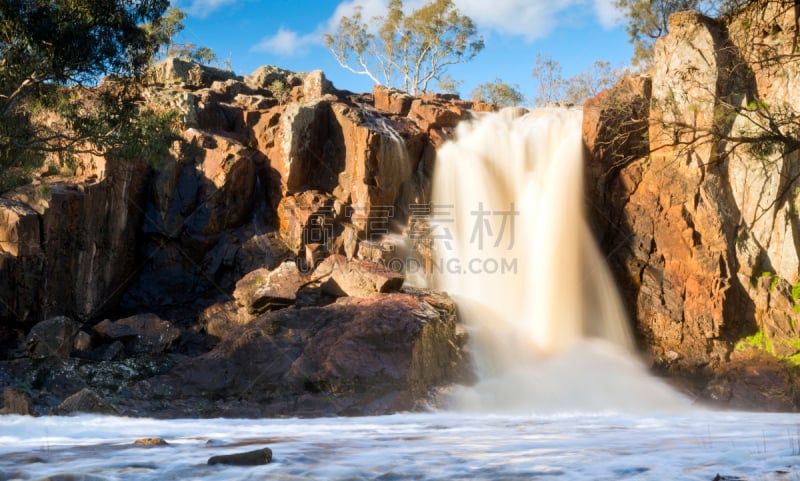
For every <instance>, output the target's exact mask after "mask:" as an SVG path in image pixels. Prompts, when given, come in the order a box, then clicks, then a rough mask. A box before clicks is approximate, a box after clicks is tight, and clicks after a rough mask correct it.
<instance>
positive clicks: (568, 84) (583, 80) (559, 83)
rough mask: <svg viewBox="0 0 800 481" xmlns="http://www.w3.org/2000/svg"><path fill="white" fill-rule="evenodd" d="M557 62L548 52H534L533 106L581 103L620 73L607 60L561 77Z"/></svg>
mask: <svg viewBox="0 0 800 481" xmlns="http://www.w3.org/2000/svg"><path fill="white" fill-rule="evenodd" d="M561 72H562V68H561V64H560V63H559V62H558V60H555V59H554V58H553V57H551V56H549V55H541V54H539V55H537V56H536V65H535V66H534V68H533V72H532V73H533V79H534V81H535V83H536V96H535V97H534V99H533V103H534V104H535V105H547V104H554V103H561V104H568V105H582V104H583V103H584V102H585V101H586V100H588V99H589V98H591V97H594V96H595V95H597V94H599V93H600V91H601V90H603V89H606V88H610V87H612V86H614V85H615V84H616V83H617V82H618V81H619V80H620V79H621V78H622V76H623V72H622V71H621V70H618V69H613V68H612V67H611V63H609V62H602V61H596V62H594V63H593V64H592V66H591V67H589V68H588V69H587V70H585V71H584V72H581V73H579V74H576V75H573V76H571V77H569V78H566V79H565V78H564V77H563V75H562V73H561Z"/></svg>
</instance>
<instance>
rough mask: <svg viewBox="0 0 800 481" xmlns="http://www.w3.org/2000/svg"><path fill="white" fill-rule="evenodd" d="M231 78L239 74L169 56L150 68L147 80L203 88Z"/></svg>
mask: <svg viewBox="0 0 800 481" xmlns="http://www.w3.org/2000/svg"><path fill="white" fill-rule="evenodd" d="M231 79H237V76H236V74H235V73H233V72H231V71H230V70H223V69H220V68H215V67H209V66H208V65H201V64H199V63H196V62H189V61H186V60H181V59H179V58H175V57H168V58H166V59H164V60H162V61H161V62H158V63H157V64H155V65H153V66H152V67H151V68H150V70H149V71H148V73H147V76H146V78H145V82H146V83H147V84H148V85H157V86H162V87H171V86H175V85H178V84H183V85H185V86H186V87H188V88H202V87H210V86H211V84H212V83H214V82H216V81H223V82H224V81H226V80H231Z"/></svg>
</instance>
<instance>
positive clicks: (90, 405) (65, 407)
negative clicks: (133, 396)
mask: <svg viewBox="0 0 800 481" xmlns="http://www.w3.org/2000/svg"><path fill="white" fill-rule="evenodd" d="M78 413H92V414H118V412H117V410H116V409H115V408H114V407H113V406H112V405H111V404H109V402H108V401H106V400H105V398H103V396H101V395H100V394H99V393H98V392H97V391H95V390H93V389H90V388H84V389H81V390H80V391H78V392H76V393H75V394H73V395H72V396H70V397H68V398H67V399H65V400H64V402H62V403H61V404H59V405H58V406H57V407H55V408H53V409H52V410H51V414H54V415H56V416H66V415H70V414H78Z"/></svg>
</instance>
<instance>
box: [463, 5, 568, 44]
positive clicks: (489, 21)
mask: <svg viewBox="0 0 800 481" xmlns="http://www.w3.org/2000/svg"><path fill="white" fill-rule="evenodd" d="M455 3H456V6H457V7H458V8H459V10H461V12H462V13H464V14H465V15H468V16H470V17H472V19H473V20H474V21H475V23H476V24H478V27H479V28H483V29H486V28H488V29H491V30H494V31H496V32H499V33H505V34H511V35H520V36H522V37H524V38H525V39H526V40H535V39H537V38H543V37H546V36H547V35H548V34H549V33H550V32H552V31H553V30H554V29H555V28H556V27H558V14H559V13H561V12H563V11H564V10H566V9H568V8H569V7H572V6H576V5H580V4H581V3H583V1H582V0H536V1H530V0H491V1H487V0H455Z"/></svg>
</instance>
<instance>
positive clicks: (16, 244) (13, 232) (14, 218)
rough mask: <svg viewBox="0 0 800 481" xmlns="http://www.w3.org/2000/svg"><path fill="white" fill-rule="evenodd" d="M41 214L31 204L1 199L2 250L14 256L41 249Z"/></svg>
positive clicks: (29, 253) (0, 243)
mask: <svg viewBox="0 0 800 481" xmlns="http://www.w3.org/2000/svg"><path fill="white" fill-rule="evenodd" d="M39 243H40V230H39V214H37V213H36V211H35V210H33V209H31V208H30V206H28V205H26V204H23V203H21V202H15V201H13V200H9V199H0V252H6V253H8V254H9V255H11V256H13V257H20V256H31V255H36V254H38V253H39V251H40V245H39Z"/></svg>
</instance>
